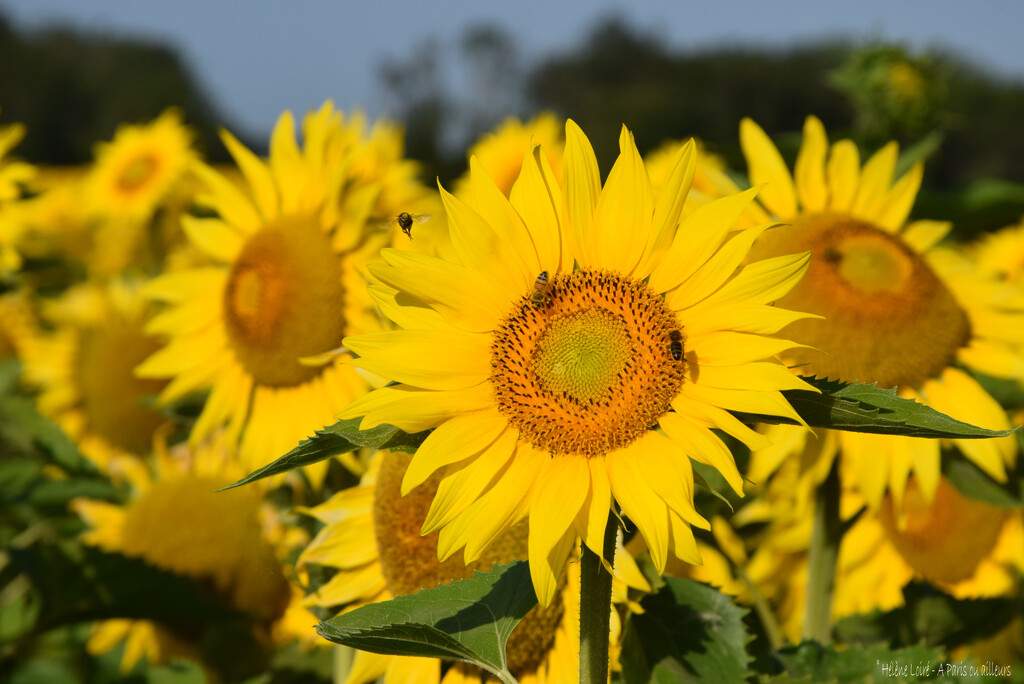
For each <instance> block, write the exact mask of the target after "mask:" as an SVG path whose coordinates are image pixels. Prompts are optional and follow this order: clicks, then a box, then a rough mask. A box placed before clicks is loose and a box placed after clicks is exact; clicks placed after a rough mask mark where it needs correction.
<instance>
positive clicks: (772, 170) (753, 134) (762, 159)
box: [740, 118, 797, 218]
mask: <svg viewBox="0 0 1024 684" xmlns="http://www.w3.org/2000/svg"><path fill="white" fill-rule="evenodd" d="M740 146H741V147H742V148H743V156H744V157H745V158H746V160H747V168H748V169H749V172H750V184H751V185H761V184H762V183H764V184H765V188H764V190H762V191H761V193H760V198H761V204H763V205H764V206H765V207H767V208H768V209H769V210H770V211H771V212H772V213H773V214H775V215H776V216H780V217H782V218H789V217H791V216H795V215H796V212H797V207H796V190H795V189H794V187H793V177H792V176H791V175H790V174H789V168H788V167H787V166H786V162H785V161H783V159H782V155H781V154H779V150H778V149H777V148H776V147H775V144H774V143H773V142H772V140H771V138H769V137H768V135H767V134H766V133H765V132H764V129H762V128H761V127H760V126H758V125H757V124H756V123H754V121H753V120H751V119H746V118H745V119H743V120H742V121H740Z"/></svg>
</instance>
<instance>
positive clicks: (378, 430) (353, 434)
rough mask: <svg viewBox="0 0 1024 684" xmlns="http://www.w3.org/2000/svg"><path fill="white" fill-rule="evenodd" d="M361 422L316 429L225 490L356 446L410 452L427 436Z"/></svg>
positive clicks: (355, 421)
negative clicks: (366, 427)
mask: <svg viewBox="0 0 1024 684" xmlns="http://www.w3.org/2000/svg"><path fill="white" fill-rule="evenodd" d="M361 422H362V419H361V418H350V419H348V420H339V421H338V422H337V423H335V424H334V425H331V426H329V427H325V428H324V429H323V430H317V431H316V434H314V435H313V436H312V437H310V438H309V439H304V440H302V441H301V442H300V443H299V445H298V446H297V447H295V448H294V449H292V450H291V451H289V452H288V453H287V454H285V455H284V456H282V457H281V458H279V459H277V460H275V461H274V462H273V463H269V464H267V465H265V466H263V467H262V468H260V469H259V470H257V471H255V472H253V473H250V474H249V475H247V476H246V477H244V478H242V479H241V480H239V481H238V482H236V483H234V484H233V485H231V486H229V487H225V489H231V488H232V487H239V486H241V485H244V484H249V483H250V482H255V481H256V480H262V479H263V478H265V477H270V476H272V475H280V474H281V473H286V472H288V471H289V470H294V469H295V468H301V467H303V466H308V465H312V464H313V463H319V462H320V461H325V460H327V459H329V458H334V457H335V456H337V455H338V454H343V453H346V452H348V451H355V450H356V449H362V448H371V449H390V450H391V451H401V452H404V453H409V454H411V453H414V452H415V451H416V449H418V448H419V445H420V444H422V443H423V440H424V439H426V438H427V433H426V432H419V433H416V434H413V435H410V434H408V433H405V432H402V431H401V430H399V429H398V428H396V427H394V426H393V425H378V426H377V427H375V428H370V429H369V430H360V429H359V424H360V423H361Z"/></svg>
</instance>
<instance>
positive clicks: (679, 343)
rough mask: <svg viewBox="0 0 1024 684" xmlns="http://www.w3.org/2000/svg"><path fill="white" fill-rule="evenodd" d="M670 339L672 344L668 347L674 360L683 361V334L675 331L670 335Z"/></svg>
mask: <svg viewBox="0 0 1024 684" xmlns="http://www.w3.org/2000/svg"><path fill="white" fill-rule="evenodd" d="M668 339H670V340H671V343H670V344H669V345H668V350H669V351H670V352H671V353H672V358H673V359H675V360H676V361H682V360H683V334H682V333H681V332H679V331H678V330H673V331H671V332H670V333H669V334H668Z"/></svg>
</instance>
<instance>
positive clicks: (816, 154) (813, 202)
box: [793, 116, 828, 212]
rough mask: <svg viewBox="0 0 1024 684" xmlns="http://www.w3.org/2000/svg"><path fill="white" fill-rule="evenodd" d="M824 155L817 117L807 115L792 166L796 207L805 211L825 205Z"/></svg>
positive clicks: (825, 146)
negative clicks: (796, 194)
mask: <svg viewBox="0 0 1024 684" xmlns="http://www.w3.org/2000/svg"><path fill="white" fill-rule="evenodd" d="M827 155H828V136H826V134H825V127H824V126H823V125H822V123H821V120H820V119H818V117H816V116H809V117H807V119H806V120H805V121H804V137H803V143H802V144H801V145H800V152H799V153H798V154H797V156H796V165H795V166H794V167H793V175H794V176H795V179H796V187H797V191H798V192H799V194H800V204H801V206H802V207H803V210H804V211H805V212H812V211H822V210H824V209H825V207H826V206H827V205H828V185H827V184H826V182H825V157H826V156H827Z"/></svg>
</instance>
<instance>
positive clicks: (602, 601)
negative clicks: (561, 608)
mask: <svg viewBox="0 0 1024 684" xmlns="http://www.w3.org/2000/svg"><path fill="white" fill-rule="evenodd" d="M618 529H619V521H618V518H616V517H615V516H612V515H609V516H608V524H607V526H606V527H605V532H604V554H603V555H604V560H606V561H607V562H608V566H609V567H610V566H611V564H612V562H613V561H614V560H615V536H616V534H617V533H618ZM611 613H612V576H611V573H609V572H608V571H607V570H605V566H604V563H602V562H601V557H600V556H598V555H597V554H596V553H594V552H593V551H591V550H590V549H589V548H588V547H587V545H586V544H584V545H583V558H582V560H581V562H580V684H606V682H607V681H608V633H609V629H610V627H609V623H610V620H611Z"/></svg>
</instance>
